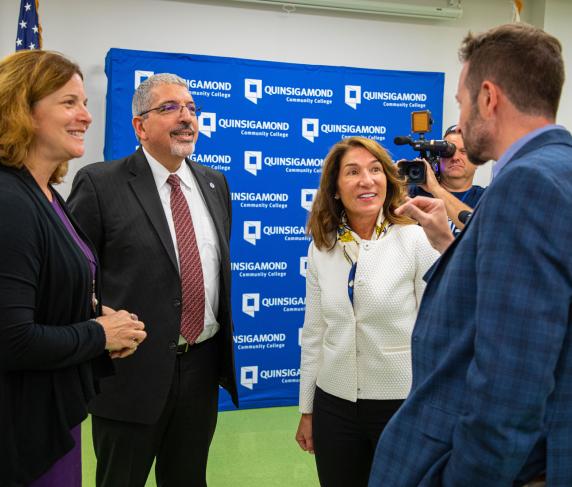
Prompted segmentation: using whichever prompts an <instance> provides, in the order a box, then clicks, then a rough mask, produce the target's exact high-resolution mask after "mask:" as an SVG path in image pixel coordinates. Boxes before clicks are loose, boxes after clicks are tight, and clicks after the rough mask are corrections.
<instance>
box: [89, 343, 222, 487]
mask: <svg viewBox="0 0 572 487" xmlns="http://www.w3.org/2000/svg"><path fill="white" fill-rule="evenodd" d="M218 362H219V360H218V344H217V340H215V339H210V340H207V341H205V342H204V343H201V344H198V345H196V346H193V347H191V348H190V349H189V351H188V352H186V353H184V354H181V355H178V356H177V360H176V365H175V372H174V374H173V377H172V378H171V380H172V385H171V389H170V391H169V396H168V398H167V402H166V405H165V408H164V410H163V412H162V414H161V417H160V418H159V420H158V421H157V423H155V424H150V425H147V424H140V423H128V422H124V421H115V420H111V419H107V418H102V417H98V416H94V417H93V418H92V425H93V443H94V448H95V455H96V457H97V471H96V485H97V486H98V487H144V485H145V482H146V480H147V477H148V475H149V471H150V469H151V466H152V464H153V461H154V460H156V464H155V478H156V480H157V487H183V486H184V487H206V485H207V483H206V468H207V458H208V452H209V447H210V444H211V440H212V438H213V435H214V431H215V427H216V421H217V412H218ZM133 407H134V408H136V407H137V404H133Z"/></svg>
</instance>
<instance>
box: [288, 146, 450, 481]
mask: <svg viewBox="0 0 572 487" xmlns="http://www.w3.org/2000/svg"><path fill="white" fill-rule="evenodd" d="M404 196H405V185H404V182H403V181H402V180H401V179H400V178H399V176H398V174H397V171H396V168H395V166H394V165H393V163H392V161H391V159H390V157H389V156H388V154H387V152H386V151H385V150H384V149H383V148H382V147H381V146H380V145H379V144H378V143H377V142H375V141H373V140H370V139H367V138H363V137H351V138H347V139H344V140H342V141H341V142H339V143H337V144H336V145H334V146H333V148H332V149H331V150H330V152H329V154H328V155H327V157H326V160H325V161H324V168H323V173H322V178H321V181H320V188H319V190H318V194H317V195H316V199H315V201H314V205H313V208H312V212H311V214H310V219H309V222H308V231H309V233H310V234H311V236H312V238H313V242H312V243H311V244H310V247H309V250H308V270H307V277H306V315H305V320H304V328H303V330H302V362H301V371H300V372H301V376H300V412H301V413H302V417H301V419H300V424H299V426H298V431H297V433H296V441H297V442H298V443H299V445H300V447H301V448H302V449H303V450H306V451H309V452H313V453H315V454H316V465H317V468H318V476H319V478H320V484H321V485H322V487H337V486H340V487H342V486H343V487H347V486H350V485H351V486H352V487H360V486H367V482H368V477H369V471H370V467H371V462H372V458H373V454H374V452H375V447H376V444H377V440H378V438H379V435H380V434H381V432H382V430H383V428H384V427H385V425H386V423H387V422H388V421H389V419H390V418H391V416H392V415H393V414H394V413H395V411H397V409H398V408H399V406H400V405H401V403H402V401H403V399H404V398H405V397H406V396H407V394H408V392H409V389H410V387H411V356H410V338H411V332H412V329H413V325H414V323H415V317H416V315H417V310H418V308H419V304H420V302H421V295H422V293H423V290H424V287H425V283H424V281H423V275H424V274H425V272H426V271H427V270H428V269H429V267H430V266H431V265H432V263H433V262H434V261H435V260H436V259H437V257H438V255H439V254H438V253H437V252H436V251H435V250H434V249H433V248H432V247H431V246H430V244H429V242H428V241H427V238H426V237H425V234H424V232H423V230H422V229H421V227H419V226H417V225H415V224H413V221H412V220H409V219H407V218H406V217H403V216H397V215H396V214H395V211H394V210H395V208H397V207H398V206H399V204H400V203H401V202H402V201H403V198H404Z"/></svg>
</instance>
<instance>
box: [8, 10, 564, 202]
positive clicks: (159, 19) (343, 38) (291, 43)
mask: <svg viewBox="0 0 572 487" xmlns="http://www.w3.org/2000/svg"><path fill="white" fill-rule="evenodd" d="M406 1H407V2H408V3H414V2H415V0H406ZM420 1H421V0H417V2H420ZM428 1H429V0H425V3H427V2H428ZM431 1H433V4H438V5H442V6H444V5H446V2H445V0H442V1H441V0H431ZM19 4H20V0H0V56H2V57H3V56H4V55H6V54H9V53H10V52H12V50H13V48H14V40H15V36H16V24H17V16H18V9H19ZM528 4H530V5H531V7H530V8H528V7H525V13H526V12H527V10H528V12H529V14H528V17H527V16H526V15H524V17H523V19H524V20H529V21H531V22H534V23H537V24H538V23H539V22H542V21H543V20H544V18H545V17H548V18H550V19H551V20H550V23H549V26H550V27H551V28H554V29H555V30H556V31H557V32H556V31H555V34H556V35H558V36H560V38H561V40H563V41H564V39H563V38H564V37H566V36H568V37H569V38H570V34H569V28H568V26H567V25H566V20H567V19H570V18H572V17H571V16H570V9H571V7H570V6H569V5H568V4H569V2H568V0H546V1H544V0H542V1H540V0H528ZM525 5H526V4H525ZM463 8H464V14H463V17H462V18H461V19H459V20H454V21H426V20H413V19H411V20H406V19H400V18H397V17H388V16H366V15H357V14H343V13H335V12H327V11H323V10H322V11H317V10H312V11H310V10H306V9H299V10H298V11H297V12H294V13H289V14H288V13H285V12H283V11H281V10H280V8H278V7H267V6H245V5H240V4H238V5H237V4H233V3H232V2H228V1H226V2H225V1H210V2H209V1H200V0H186V1H185V0H40V20H41V23H42V26H43V32H44V48H45V49H54V50H57V51H61V52H63V53H64V54H66V55H68V56H70V57H71V58H73V59H75V60H76V61H77V62H78V63H79V64H80V65H81V66H82V69H83V71H84V74H85V77H86V90H87V94H88V97H89V99H90V101H89V108H90V110H91V112H92V115H93V117H94V122H93V124H92V126H91V128H90V131H89V134H88V140H87V150H86V154H85V156H84V157H83V158H82V159H80V160H79V161H77V160H76V161H72V163H71V165H70V173H69V175H68V177H67V178H66V182H65V183H64V184H63V185H62V186H61V187H60V190H61V192H62V193H63V194H64V195H67V194H68V192H69V186H70V184H71V181H72V179H73V175H74V174H75V172H76V170H77V168H78V167H81V165H85V164H88V163H90V162H94V161H98V160H102V158H103V143H104V126H105V123H104V121H105V93H106V87H107V80H106V77H105V74H104V60H105V54H106V53H107V51H108V49H109V48H111V47H119V48H126V49H140V50H149V51H164V52H185V53H194V54H206V55H218V56H230V57H242V58H250V59H259V60H271V61H284V62H294V63H307V64H326V65H337V66H355V67H364V68H378V69H399V70H418V71H443V72H445V106H444V121H443V123H444V125H447V124H449V123H454V122H455V120H456V118H457V116H458V110H457V105H456V102H455V100H454V94H455V92H456V84H457V77H458V74H459V71H460V64H459V62H458V60H457V49H458V46H459V43H460V41H461V39H462V38H463V37H464V35H465V34H466V33H467V31H468V30H469V29H470V30H472V31H474V32H479V31H482V30H486V29H488V28H489V27H492V26H494V25H497V24H502V23H505V22H509V21H511V18H512V3H511V2H509V1H508V0H506V1H498V0H464V1H463ZM547 12H548V13H547ZM561 12H565V13H566V14H567V15H562V13H561ZM538 19H540V20H538ZM567 29H568V30H567ZM564 44H565V45H566V42H564ZM568 45H572V42H571V41H570V40H569V41H568ZM568 66H571V67H572V60H571V62H569V63H568ZM565 108H566V107H565V106H564V105H563V106H562V109H561V112H563V113H564V117H563V118H566V119H568V118H570V117H571V113H572V112H571V111H570V110H565ZM569 126H572V124H570V123H569ZM199 144H200V140H199ZM489 178H490V167H487V166H485V167H483V168H480V169H479V171H478V172H477V183H479V184H483V185H486V184H488V181H489Z"/></svg>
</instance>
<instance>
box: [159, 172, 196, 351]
mask: <svg viewBox="0 0 572 487" xmlns="http://www.w3.org/2000/svg"><path fill="white" fill-rule="evenodd" d="M167 183H169V185H170V186H171V212H172V214H173V222H174V223H175V235H176V237H177V247H178V249H179V269H180V274H181V290H182V294H183V303H182V311H181V335H183V338H184V339H185V340H187V342H188V343H189V345H192V344H193V343H195V341H196V339H197V337H198V336H199V335H200V334H201V332H202V331H203V328H204V324H205V323H204V322H205V286H204V282H203V268H202V266H201V256H200V255H199V247H198V245H197V239H196V236H195V227H194V226H193V219H192V218H191V212H190V210H189V205H187V200H186V199H185V195H184V194H183V192H182V191H181V180H180V179H179V176H177V175H176V174H171V175H170V176H169V177H168V178H167Z"/></svg>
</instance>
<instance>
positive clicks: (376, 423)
mask: <svg viewBox="0 0 572 487" xmlns="http://www.w3.org/2000/svg"><path fill="white" fill-rule="evenodd" d="M402 403H403V401H402V400H387V401H385V400H384V401H380V400H370V399H358V401H357V402H351V401H346V400H345V399H340V398H339V397H336V396H332V395H331V394H328V393H327V392H324V391H322V390H321V389H320V388H316V393H315V395H314V411H313V414H312V436H313V438H314V452H315V456H316V466H317V468H318V477H319V479H320V485H321V486H322V487H349V486H351V487H362V486H363V487H367V484H368V480H369V472H370V470H371V463H372V461H373V455H374V453H375V448H376V446H377V440H378V439H379V436H380V435H381V432H382V431H383V428H385V425H386V424H387V422H388V421H389V420H390V419H391V417H392V416H393V414H394V413H395V412H396V411H397V410H398V409H399V407H400V406H401V404H402Z"/></svg>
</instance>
